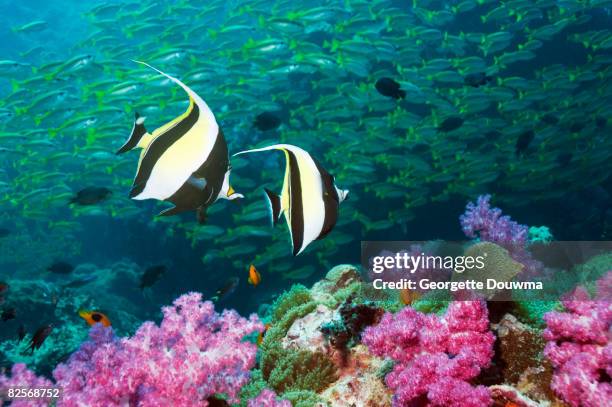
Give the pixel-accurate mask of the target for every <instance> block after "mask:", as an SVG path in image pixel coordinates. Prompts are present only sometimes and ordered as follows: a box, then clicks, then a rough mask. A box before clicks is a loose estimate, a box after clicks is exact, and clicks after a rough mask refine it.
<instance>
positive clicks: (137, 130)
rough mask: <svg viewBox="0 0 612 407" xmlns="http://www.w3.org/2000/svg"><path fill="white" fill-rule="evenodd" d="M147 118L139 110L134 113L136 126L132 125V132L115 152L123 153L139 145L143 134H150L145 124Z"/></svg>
mask: <svg viewBox="0 0 612 407" xmlns="http://www.w3.org/2000/svg"><path fill="white" fill-rule="evenodd" d="M145 119H146V118H145V117H142V116H140V115H139V114H138V113H137V112H136V113H135V114H134V126H133V127H132V133H131V134H130V137H128V139H127V141H126V142H125V143H124V144H123V145H122V146H121V148H119V150H117V152H116V153H115V154H122V153H125V152H126V151H130V150H132V149H134V148H136V147H138V145H139V144H140V142H141V140H142V138H143V136H145V135H146V134H149V132H148V131H147V129H146V128H145V126H144V121H145Z"/></svg>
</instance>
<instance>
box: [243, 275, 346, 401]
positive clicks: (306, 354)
mask: <svg viewBox="0 0 612 407" xmlns="http://www.w3.org/2000/svg"><path fill="white" fill-rule="evenodd" d="M317 305H318V304H317V303H316V302H315V301H314V300H313V299H312V296H311V295H310V291H309V290H308V289H307V288H306V287H304V286H302V285H299V284H297V285H294V286H293V287H291V289H290V290H289V291H287V292H285V293H283V294H282V295H280V296H279V298H278V299H277V300H276V301H275V303H274V305H273V309H272V312H271V323H272V325H271V327H270V328H269V329H268V331H267V332H266V335H265V336H264V339H263V341H262V343H261V346H260V348H259V349H260V357H259V366H260V369H261V371H260V372H259V373H257V374H255V375H254V377H253V379H252V380H251V382H250V384H249V385H248V386H247V390H249V391H250V390H252V392H253V393H254V392H256V391H257V390H261V389H262V388H264V387H269V388H272V389H273V390H275V391H276V392H277V394H279V395H280V396H281V397H282V398H289V397H288V396H286V394H288V393H291V394H292V395H293V397H294V398H295V399H296V400H297V401H296V402H293V400H292V402H293V405H294V406H307V405H308V406H311V405H312V404H308V403H309V402H311V401H312V400H313V395H314V397H316V398H317V400H318V396H316V392H319V391H321V390H323V389H325V388H326V387H327V386H329V385H330V384H331V383H333V382H334V381H335V380H336V377H337V373H336V367H335V365H334V364H333V362H332V361H331V359H330V358H329V357H328V356H327V355H325V354H323V353H315V352H310V351H306V350H296V349H284V348H283V347H282V346H281V341H282V339H283V338H284V337H285V335H286V334H287V331H288V330H289V328H291V325H293V323H294V322H295V321H296V320H297V319H299V318H302V317H304V316H306V315H308V314H310V313H311V312H313V311H314V310H315V309H316V307H317Z"/></svg>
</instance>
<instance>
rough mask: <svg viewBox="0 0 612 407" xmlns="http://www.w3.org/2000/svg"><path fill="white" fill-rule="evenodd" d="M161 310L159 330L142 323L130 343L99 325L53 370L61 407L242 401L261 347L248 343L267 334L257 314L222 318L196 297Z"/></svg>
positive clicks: (225, 314)
mask: <svg viewBox="0 0 612 407" xmlns="http://www.w3.org/2000/svg"><path fill="white" fill-rule="evenodd" d="M162 311H163V314H164V319H163V321H162V322H161V324H160V326H157V325H155V324H154V323H152V322H145V323H144V324H142V326H141V327H140V328H139V329H138V331H137V332H136V334H135V335H134V336H132V337H131V338H117V337H115V336H114V335H113V332H112V329H111V328H104V327H103V326H102V325H100V324H96V325H95V326H94V327H93V328H92V329H91V331H90V337H91V340H90V341H88V342H85V343H84V344H83V345H82V346H81V348H80V349H79V350H78V351H77V352H75V353H74V354H73V355H72V356H71V357H70V359H69V360H68V362H67V363H66V364H60V365H59V366H57V368H56V369H55V370H54V372H53V375H54V377H55V379H56V386H58V387H61V388H62V389H63V394H62V398H61V399H60V400H59V402H58V404H57V405H58V406H91V407H97V406H100V407H112V406H125V405H139V406H144V407H156V406H170V405H180V406H185V407H189V406H199V407H201V406H206V405H208V402H207V401H206V400H207V399H208V398H209V397H211V396H212V395H215V394H220V393H222V394H226V395H227V396H228V400H229V401H230V402H232V403H235V402H237V401H238V397H237V396H238V392H239V391H240V388H241V387H242V386H243V385H244V384H245V383H246V382H247V381H248V380H249V370H250V369H251V368H252V367H253V366H254V364H255V354H256V352H257V347H256V346H255V345H254V344H252V343H249V342H245V341H243V338H244V336H245V335H248V334H251V333H253V332H257V331H262V330H263V325H262V324H261V322H259V320H258V319H257V317H256V316H255V315H253V316H252V317H251V318H250V319H249V320H247V319H244V318H242V317H240V316H239V315H238V314H237V313H236V312H235V311H232V310H230V311H227V310H226V311H223V313H222V314H217V313H216V312H215V311H214V307H213V304H212V303H211V302H210V301H207V302H202V296H201V294H199V293H190V294H186V295H183V296H181V297H179V298H178V299H176V300H175V301H174V305H173V306H169V307H164V308H163V309H162ZM13 370H15V368H14V369H13ZM18 373H19V372H18ZM13 375H14V376H15V373H13ZM0 380H5V379H1V378H0Z"/></svg>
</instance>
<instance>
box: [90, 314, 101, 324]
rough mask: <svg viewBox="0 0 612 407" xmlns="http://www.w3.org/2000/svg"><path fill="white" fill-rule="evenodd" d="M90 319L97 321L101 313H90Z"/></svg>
mask: <svg viewBox="0 0 612 407" xmlns="http://www.w3.org/2000/svg"><path fill="white" fill-rule="evenodd" d="M91 319H93V320H94V321H96V322H98V321H100V320H101V319H102V315H100V314H98V313H97V312H96V313H93V314H91Z"/></svg>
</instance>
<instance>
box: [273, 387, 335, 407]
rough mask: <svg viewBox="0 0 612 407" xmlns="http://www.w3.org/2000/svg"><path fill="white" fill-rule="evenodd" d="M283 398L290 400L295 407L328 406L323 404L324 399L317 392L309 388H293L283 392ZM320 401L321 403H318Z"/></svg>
mask: <svg viewBox="0 0 612 407" xmlns="http://www.w3.org/2000/svg"><path fill="white" fill-rule="evenodd" d="M283 398H284V399H285V400H289V401H290V402H291V405H292V406H293V407H312V406H315V405H321V406H328V404H327V403H325V404H323V399H322V398H321V397H319V396H318V395H317V393H315V392H313V391H309V390H292V391H288V392H285V393H283ZM317 403H319V404H317Z"/></svg>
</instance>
